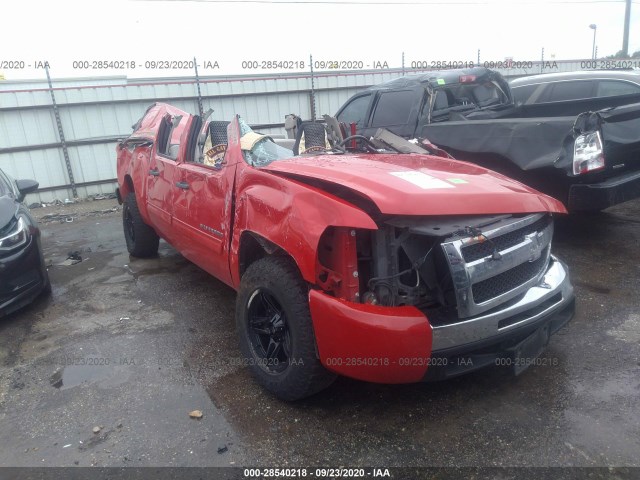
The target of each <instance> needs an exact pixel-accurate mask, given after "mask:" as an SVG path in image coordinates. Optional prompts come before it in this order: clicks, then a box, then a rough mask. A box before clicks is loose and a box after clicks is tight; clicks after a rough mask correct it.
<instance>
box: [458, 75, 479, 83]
mask: <svg viewBox="0 0 640 480" xmlns="http://www.w3.org/2000/svg"><path fill="white" fill-rule="evenodd" d="M458 81H459V82H460V83H473V82H475V81H476V76H475V75H460V78H459V79H458Z"/></svg>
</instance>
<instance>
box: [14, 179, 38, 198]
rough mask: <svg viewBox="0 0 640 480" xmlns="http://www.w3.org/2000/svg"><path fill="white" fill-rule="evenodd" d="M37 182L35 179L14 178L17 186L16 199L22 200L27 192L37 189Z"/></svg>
mask: <svg viewBox="0 0 640 480" xmlns="http://www.w3.org/2000/svg"><path fill="white" fill-rule="evenodd" d="M38 186H39V183H38V182H36V181H35V180H16V187H18V192H19V193H20V195H19V196H18V201H19V202H22V201H23V200H24V197H26V196H27V194H29V193H33V192H35V191H36V190H37V189H38Z"/></svg>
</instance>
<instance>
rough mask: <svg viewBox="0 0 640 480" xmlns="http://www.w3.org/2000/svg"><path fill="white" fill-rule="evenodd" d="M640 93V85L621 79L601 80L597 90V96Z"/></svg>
mask: <svg viewBox="0 0 640 480" xmlns="http://www.w3.org/2000/svg"><path fill="white" fill-rule="evenodd" d="M638 93H640V86H638V85H636V84H634V83H630V82H623V81H620V80H600V81H599V82H598V89H597V91H596V96H597V97H617V96H618V95H633V94H638Z"/></svg>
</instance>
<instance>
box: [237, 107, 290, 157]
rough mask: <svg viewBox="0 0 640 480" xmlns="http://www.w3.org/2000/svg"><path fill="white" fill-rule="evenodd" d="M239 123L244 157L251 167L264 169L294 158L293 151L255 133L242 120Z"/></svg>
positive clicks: (265, 136)
mask: <svg viewBox="0 0 640 480" xmlns="http://www.w3.org/2000/svg"><path fill="white" fill-rule="evenodd" d="M239 122H240V135H241V137H240V147H241V148H242V156H243V157H244V160H245V162H247V163H248V164H249V165H251V166H254V167H263V166H265V165H269V164H270V163H271V162H273V161H275V160H282V159H285V158H292V157H293V156H294V155H293V152H292V151H291V150H289V149H288V148H285V147H282V146H280V145H278V144H276V143H275V142H274V141H273V140H272V139H271V137H269V136H268V135H263V134H261V133H257V132H254V131H253V130H252V129H251V127H250V126H249V125H247V123H246V122H245V121H244V120H243V119H242V118H240V119H239Z"/></svg>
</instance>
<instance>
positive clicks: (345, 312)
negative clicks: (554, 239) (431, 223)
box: [309, 257, 575, 383]
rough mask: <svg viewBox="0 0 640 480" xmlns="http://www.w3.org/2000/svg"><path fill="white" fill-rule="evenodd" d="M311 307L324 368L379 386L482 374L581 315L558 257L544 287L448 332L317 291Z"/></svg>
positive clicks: (401, 313)
mask: <svg viewBox="0 0 640 480" xmlns="http://www.w3.org/2000/svg"><path fill="white" fill-rule="evenodd" d="M309 306H310V309H311V317H312V320H313V327H314V331H315V335H316V342H317V346H318V354H319V357H320V361H321V362H322V364H323V365H324V366H325V367H326V368H327V369H329V370H331V371H333V372H336V373H338V374H341V375H345V376H348V377H352V378H357V379H359V380H366V381H370V382H377V383H411V382H418V381H422V380H434V379H441V378H448V377H451V376H455V375H459V374H461V373H466V372H468V371H471V370H476V369H478V368H482V367H484V366H486V365H489V364H491V361H493V362H494V363H495V359H496V358H498V357H500V356H504V355H508V354H511V353H512V351H513V349H514V348H515V347H517V346H518V345H519V344H521V343H522V342H523V341H524V340H525V339H527V338H528V337H529V336H531V335H532V334H534V333H535V332H538V331H539V330H540V329H545V330H544V332H545V333H546V334H547V339H548V336H549V335H551V334H553V333H555V332H556V331H557V330H558V329H560V328H561V327H562V326H563V325H565V324H566V323H567V322H568V321H569V320H570V319H571V318H572V316H573V313H574V309H575V306H574V294H573V287H572V285H571V283H570V281H569V276H568V274H567V270H566V267H565V266H564V264H563V263H562V262H560V261H559V260H558V259H556V258H555V257H551V262H550V265H549V268H548V269H547V272H546V273H545V275H544V276H543V278H542V280H541V281H540V282H539V283H538V284H537V285H535V286H533V287H531V288H530V289H529V290H528V291H527V292H525V293H524V294H523V295H522V297H520V298H516V299H514V300H512V301H511V302H508V303H507V304H506V305H503V306H501V307H498V308H496V309H494V310H492V311H489V312H486V313H484V314H482V315H479V316H477V317H474V318H470V319H466V320H464V321H460V322H456V323H452V324H448V325H441V326H432V325H431V323H430V322H429V320H428V319H427V317H426V316H425V315H424V313H423V312H421V311H420V310H418V309H417V308H415V307H381V306H373V305H363V304H357V303H351V302H346V301H343V300H340V299H336V298H335V297H331V296H329V295H326V294H324V293H322V292H319V291H317V290H312V291H311V292H310V294H309ZM483 354H488V355H489V356H487V357H482V358H480V357H477V358H476V357H474V358H475V360H476V361H475V362H473V360H474V358H472V362H471V363H469V362H468V361H466V362H464V364H463V365H460V362H456V363H458V365H455V364H454V362H449V361H444V360H443V359H450V358H451V359H453V358H457V357H460V356H462V355H467V356H469V355H472V356H477V355H483ZM449 365H451V366H449ZM443 367H445V368H444V369H443ZM453 367H456V368H453Z"/></svg>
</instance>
